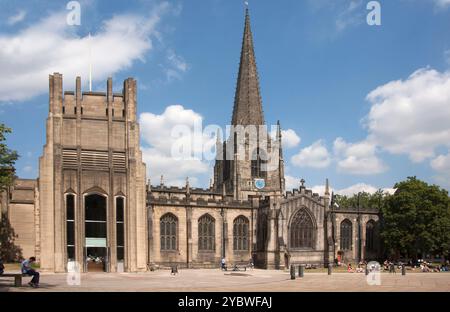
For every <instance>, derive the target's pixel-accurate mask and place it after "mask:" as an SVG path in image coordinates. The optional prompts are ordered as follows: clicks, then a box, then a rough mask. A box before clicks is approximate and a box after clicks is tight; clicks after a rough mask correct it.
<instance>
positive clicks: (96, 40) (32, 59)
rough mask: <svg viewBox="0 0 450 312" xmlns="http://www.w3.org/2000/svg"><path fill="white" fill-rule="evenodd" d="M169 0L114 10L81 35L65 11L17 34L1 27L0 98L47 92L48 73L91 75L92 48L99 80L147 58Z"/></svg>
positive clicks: (70, 79)
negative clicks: (145, 9) (133, 10)
mask: <svg viewBox="0 0 450 312" xmlns="http://www.w3.org/2000/svg"><path fill="white" fill-rule="evenodd" d="M169 7H170V6H169V4H168V3H167V2H163V3H162V4H160V5H158V6H156V7H155V8H154V10H153V11H152V12H150V13H149V14H142V15H137V14H136V15H131V14H122V15H116V16H114V17H112V18H111V19H109V20H106V21H103V23H102V26H101V28H100V30H99V31H98V32H97V33H95V34H92V37H91V39H89V37H88V36H84V37H79V36H78V35H76V34H75V33H74V32H73V27H70V26H68V25H67V24H66V14H65V12H60V13H54V14H52V15H50V16H47V17H44V18H43V19H42V20H41V21H39V22H38V23H36V24H33V25H32V26H30V27H28V28H25V29H23V30H20V31H18V32H17V33H15V34H4V33H0V68H2V72H1V75H0V102H1V101H18V100H19V101H20V100H26V99H28V98H31V97H33V96H36V95H39V94H43V93H45V92H46V91H47V89H48V80H47V79H48V75H49V74H51V73H53V72H60V73H62V74H63V75H64V77H65V81H66V83H69V84H73V81H74V79H75V77H76V76H78V75H79V76H82V77H87V76H88V72H89V50H90V48H89V47H91V51H92V52H91V62H92V64H94V66H93V72H94V79H95V80H96V81H103V80H104V79H105V78H106V77H107V76H112V74H113V73H115V72H118V71H120V70H123V69H126V68H129V67H130V66H131V65H132V64H133V62H134V61H136V60H141V61H143V60H144V57H145V54H146V53H147V52H148V51H150V50H151V49H152V39H153V37H156V36H159V34H158V31H157V30H156V26H157V25H158V23H160V20H161V17H162V15H163V14H164V13H165V12H167V11H168V8H169Z"/></svg>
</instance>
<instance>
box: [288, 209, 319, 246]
mask: <svg viewBox="0 0 450 312" xmlns="http://www.w3.org/2000/svg"><path fill="white" fill-rule="evenodd" d="M290 247H291V248H314V224H313V220H312V219H311V216H310V215H309V213H308V212H307V211H306V210H305V209H301V210H299V211H298V212H297V213H296V214H295V215H294V217H293V218H292V221H291V227H290Z"/></svg>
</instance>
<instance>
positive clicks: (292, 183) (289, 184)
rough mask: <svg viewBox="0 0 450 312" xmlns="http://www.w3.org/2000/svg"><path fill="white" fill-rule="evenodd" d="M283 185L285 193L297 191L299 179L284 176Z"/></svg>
mask: <svg viewBox="0 0 450 312" xmlns="http://www.w3.org/2000/svg"><path fill="white" fill-rule="evenodd" d="M284 183H285V188H286V191H291V190H293V189H298V188H299V186H300V178H296V177H293V176H290V175H285V176H284Z"/></svg>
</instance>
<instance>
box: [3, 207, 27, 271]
mask: <svg viewBox="0 0 450 312" xmlns="http://www.w3.org/2000/svg"><path fill="white" fill-rule="evenodd" d="M16 238H17V235H16V234H15V233H14V229H13V228H12V226H11V224H10V222H9V220H8V216H7V215H6V213H2V217H1V219H0V259H2V260H3V261H4V262H14V261H19V260H20V259H22V249H21V248H20V247H19V246H17V245H16V244H15V242H14V241H15V239H16Z"/></svg>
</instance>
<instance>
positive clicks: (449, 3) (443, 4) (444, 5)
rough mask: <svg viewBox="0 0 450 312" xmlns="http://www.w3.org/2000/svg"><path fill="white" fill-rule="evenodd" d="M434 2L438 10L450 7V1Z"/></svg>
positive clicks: (437, 0) (438, 0) (435, 0)
mask: <svg viewBox="0 0 450 312" xmlns="http://www.w3.org/2000/svg"><path fill="white" fill-rule="evenodd" d="M434 2H435V4H436V6H437V7H438V8H442V9H444V8H447V7H448V6H450V0H434Z"/></svg>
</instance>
